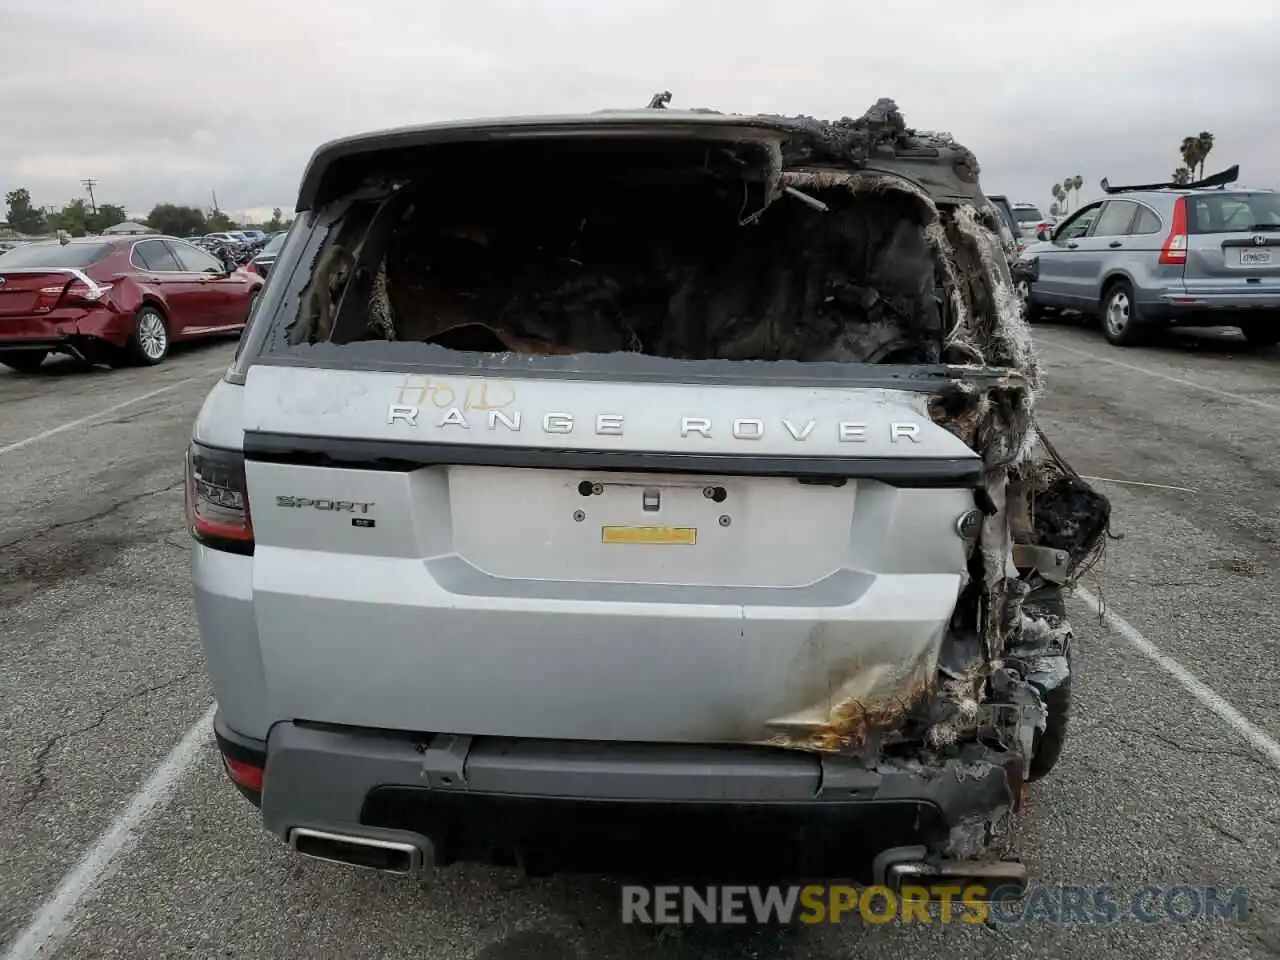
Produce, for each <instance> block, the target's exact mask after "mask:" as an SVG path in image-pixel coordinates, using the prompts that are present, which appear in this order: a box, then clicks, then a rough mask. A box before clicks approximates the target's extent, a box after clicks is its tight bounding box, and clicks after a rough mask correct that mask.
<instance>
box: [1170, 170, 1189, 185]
mask: <svg viewBox="0 0 1280 960" xmlns="http://www.w3.org/2000/svg"><path fill="white" fill-rule="evenodd" d="M1173 182H1174V183H1190V182H1191V171H1190V170H1188V169H1187V168H1186V167H1179V168H1178V169H1177V170H1175V171H1173Z"/></svg>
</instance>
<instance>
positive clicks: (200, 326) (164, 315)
mask: <svg viewBox="0 0 1280 960" xmlns="http://www.w3.org/2000/svg"><path fill="white" fill-rule="evenodd" d="M263 282H264V280H263V277H262V276H261V275H259V274H258V273H256V272H251V271H246V270H243V269H240V268H239V267H238V266H236V265H235V264H234V263H227V262H226V261H225V260H222V259H219V258H218V257H217V256H215V255H213V254H211V253H210V252H208V251H207V250H204V249H201V247H199V246H197V245H195V244H193V243H189V242H187V241H185V240H179V239H176V238H174V237H164V236H154V235H146V236H131V237H85V238H82V239H78V240H67V241H61V242H59V241H48V242H40V243H30V244H26V245H24V246H21V247H18V248H15V249H13V250H10V251H9V252H7V253H4V254H3V255H0V364H3V365H5V366H7V367H10V368H11V369H14V370H18V371H31V370H35V369H36V368H37V367H39V366H40V364H41V363H42V362H43V361H44V359H45V357H47V356H49V355H50V354H54V353H63V354H71V355H72V356H75V357H78V358H80V359H81V360H83V361H85V362H89V363H100V362H101V363H108V364H111V365H122V364H131V363H137V364H150V365H154V364H158V363H161V362H163V360H164V359H165V357H166V356H167V355H168V353H169V348H170V346H171V344H173V343H177V342H180V341H183V340H188V339H192V338H195V337H204V336H216V335H220V334H231V333H238V332H239V331H240V330H241V329H242V328H243V327H244V325H245V322H246V321H247V319H248V316H249V311H250V308H251V307H252V304H253V300H254V298H255V297H256V296H257V294H258V291H259V290H261V288H262V285H263Z"/></svg>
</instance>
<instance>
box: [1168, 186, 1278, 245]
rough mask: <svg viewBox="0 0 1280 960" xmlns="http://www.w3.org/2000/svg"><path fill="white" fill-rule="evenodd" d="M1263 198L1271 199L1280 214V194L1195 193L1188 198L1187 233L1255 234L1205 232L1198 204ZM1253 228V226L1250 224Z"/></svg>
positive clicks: (1232, 191)
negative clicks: (1198, 211) (1198, 212)
mask: <svg viewBox="0 0 1280 960" xmlns="http://www.w3.org/2000/svg"><path fill="white" fill-rule="evenodd" d="M1253 198H1262V199H1269V200H1271V201H1272V202H1273V203H1275V204H1276V207H1277V211H1278V212H1280V194H1276V193H1272V192H1269V191H1266V190H1224V191H1220V190H1212V191H1206V192H1203V193H1194V194H1190V195H1188V196H1187V197H1186V204H1187V233H1188V234H1189V235H1190V236H1193V237H1221V236H1229V235H1230V234H1233V233H1234V234H1239V233H1253V232H1255V231H1252V230H1248V229H1245V230H1203V229H1201V228H1200V218H1199V216H1198V215H1197V213H1196V204H1197V203H1199V202H1201V201H1212V200H1216V201H1219V202H1224V201H1227V200H1235V201H1237V202H1244V201H1245V200H1246V199H1253ZM1250 226H1252V224H1250Z"/></svg>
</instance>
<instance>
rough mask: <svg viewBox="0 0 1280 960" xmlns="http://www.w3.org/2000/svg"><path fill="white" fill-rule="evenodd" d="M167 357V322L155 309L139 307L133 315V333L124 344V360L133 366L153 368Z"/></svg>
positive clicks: (148, 306)
mask: <svg viewBox="0 0 1280 960" xmlns="http://www.w3.org/2000/svg"><path fill="white" fill-rule="evenodd" d="M168 355H169V322H168V320H166V319H165V315H164V314H163V313H161V312H160V311H159V310H157V309H156V308H155V307H153V306H150V305H147V306H142V307H139V308H138V310H137V312H136V313H134V315H133V332H132V333H131V334H130V335H129V342H128V343H127V344H125V348H124V356H125V360H126V361H127V362H128V363H130V364H132V365H135V366H145V367H154V366H156V365H157V364H160V363H164V360H165V357H167V356H168Z"/></svg>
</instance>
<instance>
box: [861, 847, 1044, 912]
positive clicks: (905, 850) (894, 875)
mask: <svg viewBox="0 0 1280 960" xmlns="http://www.w3.org/2000/svg"><path fill="white" fill-rule="evenodd" d="M874 872H875V882H876V883H877V884H878V885H880V886H883V887H886V888H887V889H889V890H891V891H893V892H894V893H901V892H902V891H903V890H904V888H907V887H916V888H923V889H925V890H929V889H931V888H933V887H937V886H943V885H945V886H947V887H952V888H955V887H960V888H961V889H962V890H964V891H965V895H966V897H967V898H968V899H969V900H971V901H975V902H986V903H995V902H1004V901H1007V900H1018V899H1020V898H1022V897H1023V896H1025V895H1026V892H1027V887H1028V886H1029V885H1030V879H1029V875H1028V872H1027V868H1026V865H1025V864H1022V863H1019V862H1017V861H1016V860H989V861H983V860H932V859H926V857H925V850H924V849H923V848H921V847H899V848H895V849H893V850H886V851H884V852H883V853H881V854H880V856H878V857H877V858H876V862H875V867H874Z"/></svg>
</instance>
